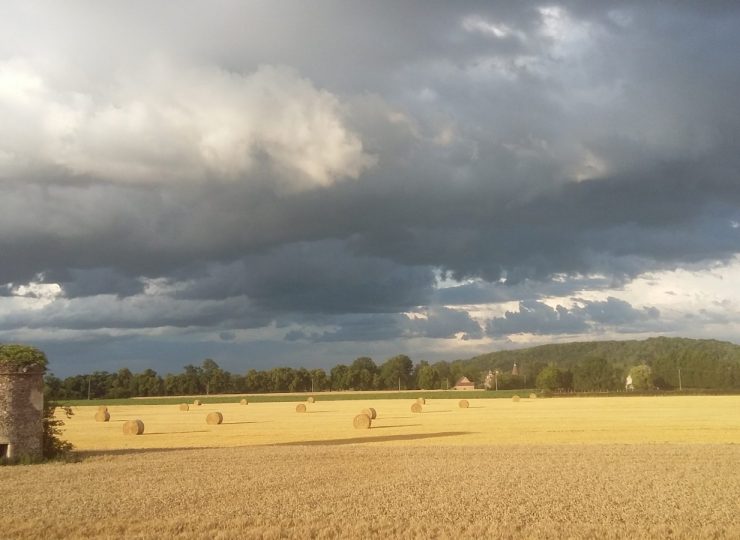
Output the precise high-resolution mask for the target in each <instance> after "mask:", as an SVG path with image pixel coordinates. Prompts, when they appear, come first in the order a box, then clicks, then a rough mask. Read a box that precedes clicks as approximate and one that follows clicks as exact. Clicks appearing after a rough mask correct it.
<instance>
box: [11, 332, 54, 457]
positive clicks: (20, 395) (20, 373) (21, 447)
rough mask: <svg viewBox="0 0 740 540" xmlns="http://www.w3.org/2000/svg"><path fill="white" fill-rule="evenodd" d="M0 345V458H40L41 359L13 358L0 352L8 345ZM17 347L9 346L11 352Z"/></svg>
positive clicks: (41, 426) (42, 381)
mask: <svg viewBox="0 0 740 540" xmlns="http://www.w3.org/2000/svg"><path fill="white" fill-rule="evenodd" d="M6 347H17V346H1V345H0V459H9V460H14V459H19V458H23V457H28V458H31V459H34V460H35V459H40V458H41V457H42V454H43V452H42V450H43V432H44V428H43V409H44V372H45V370H46V357H45V356H44V355H43V353H41V352H40V351H37V350H36V349H31V348H30V347H27V348H25V349H27V350H30V351H32V353H35V354H39V355H40V357H41V358H42V359H43V360H42V361H38V362H34V361H28V356H27V355H25V356H26V358H24V360H25V361H24V362H19V361H17V358H14V357H13V356H10V355H6V354H4V353H5V352H7V350H8V349H6ZM17 350H18V349H12V350H11V352H13V353H15V352H17Z"/></svg>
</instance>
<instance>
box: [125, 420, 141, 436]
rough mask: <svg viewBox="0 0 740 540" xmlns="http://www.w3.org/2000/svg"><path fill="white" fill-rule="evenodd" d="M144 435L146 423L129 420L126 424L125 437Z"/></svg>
mask: <svg viewBox="0 0 740 540" xmlns="http://www.w3.org/2000/svg"><path fill="white" fill-rule="evenodd" d="M142 433H144V422H142V421H141V420H127V421H126V422H124V424H123V434H124V435H141V434H142Z"/></svg>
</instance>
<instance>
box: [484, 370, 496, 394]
mask: <svg viewBox="0 0 740 540" xmlns="http://www.w3.org/2000/svg"><path fill="white" fill-rule="evenodd" d="M495 377H496V376H495V375H494V374H493V371H491V370H490V369H489V370H488V375H486V380H485V381H484V382H483V386H484V387H485V389H486V390H490V389H491V388H493V386H494V384H495V382H496V380H495Z"/></svg>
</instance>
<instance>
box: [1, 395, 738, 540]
mask: <svg viewBox="0 0 740 540" xmlns="http://www.w3.org/2000/svg"><path fill="white" fill-rule="evenodd" d="M317 397H318V400H317V402H316V403H313V404H306V405H307V412H306V413H297V412H295V406H296V403H295V402H293V403H290V402H284V403H250V404H248V405H240V404H239V403H238V398H235V400H234V401H235V403H231V404H223V403H221V404H208V403H207V402H206V403H205V404H204V405H202V406H200V407H195V406H193V405H192V404H191V406H190V410H189V411H187V412H184V411H180V410H179V409H178V407H177V405H159V406H157V405H138V406H133V405H125V406H124V405H122V406H111V407H109V410H110V414H111V420H110V422H107V423H103V422H95V420H94V418H93V417H94V414H95V411H96V407H75V416H74V417H73V418H71V419H69V420H66V422H67V425H66V428H65V429H66V432H65V434H66V437H67V438H68V439H69V440H70V441H72V442H73V443H74V444H75V445H76V447H77V448H78V450H79V451H80V453H79V454H78V456H79V458H80V459H79V461H78V462H75V463H70V464H62V463H56V464H47V465H37V466H16V467H0V490H1V493H2V495H3V512H2V513H1V514H0V531H1V532H0V537H2V538H83V537H100V538H124V537H125V538H130V537H134V538H285V537H295V538H388V537H401V538H460V537H463V538H479V537H487V538H522V537H537V538H594V537H599V538H644V537H648V538H738V537H740V397H739V396H727V397H691V396H685V397H665V398H663V397H635V398H632V397H630V398H569V399H542V398H540V399H527V398H522V399H521V400H520V401H519V402H514V401H511V400H503V399H500V400H485V399H480V400H470V408H468V409H460V408H459V407H458V400H457V399H455V400H447V399H429V400H427V403H426V405H424V406H423V412H422V413H420V414H414V413H411V411H410V407H411V404H412V403H413V402H412V401H411V400H407V399H404V400H393V399H383V400H368V401H367V402H363V401H361V400H360V401H333V402H328V401H327V402H322V401H321V398H320V395H318V396H317ZM365 407H374V408H375V409H376V410H377V412H378V418H377V419H376V420H375V421H374V422H373V425H372V428H371V429H365V430H358V429H354V428H353V427H352V419H353V417H354V415H355V414H357V413H359V412H360V410H361V409H363V408H365ZM213 411H219V412H221V413H222V414H223V416H224V423H223V424H221V425H208V424H206V421H205V418H206V415H207V414H208V413H209V412H213ZM135 418H138V419H141V420H142V421H143V422H144V424H145V433H144V434H143V435H139V436H124V435H123V433H122V425H123V422H124V421H125V420H129V419H135Z"/></svg>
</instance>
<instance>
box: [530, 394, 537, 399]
mask: <svg viewBox="0 0 740 540" xmlns="http://www.w3.org/2000/svg"><path fill="white" fill-rule="evenodd" d="M529 399H537V394H535V393H532V394H529Z"/></svg>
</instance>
